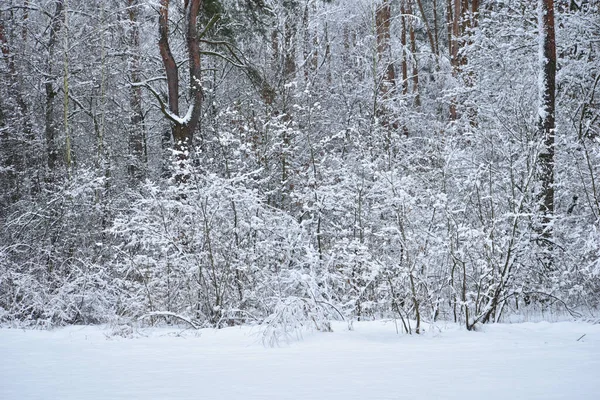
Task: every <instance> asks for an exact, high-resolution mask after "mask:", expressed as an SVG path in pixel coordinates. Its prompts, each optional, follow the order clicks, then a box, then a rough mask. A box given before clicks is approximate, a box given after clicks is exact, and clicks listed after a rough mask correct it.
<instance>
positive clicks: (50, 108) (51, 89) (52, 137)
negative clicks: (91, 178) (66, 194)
mask: <svg viewBox="0 0 600 400" xmlns="http://www.w3.org/2000/svg"><path fill="white" fill-rule="evenodd" d="M63 18H64V0H58V1H57V2H56V8H55V11H54V15H53V16H52V22H51V24H50V38H49V40H48V45H47V48H48V59H47V63H46V66H47V70H46V77H45V83H44V88H45V92H46V93H45V94H46V110H45V121H44V122H45V127H44V131H45V132H44V133H45V136H46V157H47V165H48V177H47V179H48V181H52V180H53V177H54V172H55V170H56V165H57V163H58V144H57V143H56V121H55V119H54V103H55V101H54V98H55V97H56V94H57V89H56V88H55V82H54V81H55V80H56V77H55V76H54V71H53V69H52V67H53V62H54V60H53V59H54V51H55V49H56V42H57V38H58V34H59V32H60V30H61V28H62V25H63Z"/></svg>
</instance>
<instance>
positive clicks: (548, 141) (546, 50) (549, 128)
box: [538, 0, 556, 240]
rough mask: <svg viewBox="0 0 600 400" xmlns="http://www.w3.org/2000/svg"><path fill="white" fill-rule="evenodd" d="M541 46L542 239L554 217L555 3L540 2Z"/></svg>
mask: <svg viewBox="0 0 600 400" xmlns="http://www.w3.org/2000/svg"><path fill="white" fill-rule="evenodd" d="M538 7H540V10H539V12H540V21H539V24H540V41H541V42H540V45H541V47H542V48H541V50H542V52H541V55H542V59H541V64H542V65H541V66H542V85H541V87H540V96H541V104H540V109H539V121H538V131H539V135H540V136H541V137H542V138H543V144H544V146H543V149H542V152H541V154H540V156H539V178H540V181H541V185H542V188H541V193H540V197H541V199H540V200H541V201H540V211H541V213H542V236H543V237H544V238H545V239H548V240H549V239H550V238H551V237H552V225H551V221H552V217H553V216H554V136H555V99H556V94H555V92H556V39H555V29H554V0H539V3H538Z"/></svg>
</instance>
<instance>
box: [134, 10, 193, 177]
mask: <svg viewBox="0 0 600 400" xmlns="http://www.w3.org/2000/svg"><path fill="white" fill-rule="evenodd" d="M169 3H170V1H169V0H161V2H160V8H159V17H158V33H159V40H158V48H159V51H160V56H161V58H162V62H163V67H164V69H165V73H166V77H167V89H168V100H167V104H165V102H164V101H163V99H162V98H161V96H160V95H159V93H158V92H157V91H156V90H154V89H153V88H152V87H151V86H150V84H149V83H147V82H145V83H143V84H136V83H133V86H138V85H144V86H146V87H147V88H149V89H150V90H151V92H152V94H153V95H154V97H155V98H156V100H157V101H158V102H159V104H160V109H161V111H162V113H163V115H164V116H165V117H166V119H167V120H168V121H169V123H170V124H171V134H172V136H173V143H174V150H175V152H176V158H177V161H178V166H179V171H178V172H176V174H175V177H176V180H177V181H178V182H185V181H186V180H187V178H188V175H187V174H186V173H185V172H184V169H185V168H186V164H187V161H188V159H189V156H190V152H191V151H192V150H193V149H192V139H193V136H194V132H195V131H196V128H197V126H198V121H199V120H200V111H201V109H202V99H203V91H202V75H201V69H200V47H199V37H198V28H197V20H198V13H199V11H200V7H201V5H202V0H185V1H184V25H185V26H184V30H185V42H186V47H187V56H188V60H187V61H188V67H189V80H188V82H187V83H188V86H187V89H188V90H189V93H190V101H189V105H188V110H187V112H186V113H185V114H184V115H181V114H180V109H179V104H180V98H181V93H180V91H181V89H182V87H180V86H181V85H180V83H179V66H178V65H177V62H176V61H175V58H174V57H173V53H172V52H171V46H170V42H169V40H170V39H169Z"/></svg>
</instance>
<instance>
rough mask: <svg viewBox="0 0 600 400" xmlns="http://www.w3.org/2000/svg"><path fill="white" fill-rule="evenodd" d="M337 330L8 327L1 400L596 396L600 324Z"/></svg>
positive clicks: (2, 344)
mask: <svg viewBox="0 0 600 400" xmlns="http://www.w3.org/2000/svg"><path fill="white" fill-rule="evenodd" d="M333 328H334V332H333V333H321V332H312V333H306V334H305V335H304V336H303V338H302V339H301V340H299V341H295V342H291V343H288V344H285V343H284V344H282V345H280V346H278V347H274V348H269V347H265V346H263V345H262V343H261V340H260V339H261V337H260V332H259V331H258V328H254V329H251V328H248V327H244V328H227V329H222V330H218V331H217V330H201V331H199V332H194V331H189V330H187V331H177V330H173V329H170V330H167V329H156V328H155V329H149V330H143V331H141V333H142V335H135V336H136V337H135V338H133V339H129V338H123V337H119V336H113V335H111V329H110V328H107V327H104V328H102V327H68V328H63V329H57V330H53V331H23V330H17V329H0V399H3V400H12V399H19V400H25V399H60V400H67V399H77V400H81V399H86V400H95V399H110V400H117V399H194V398H202V399H215V400H220V399H223V400H235V399H240V400H242V399H243V400H247V399H262V400H268V399H273V400H275V399H277V400H285V399H290V400H291V399H303V400H304V399H326V400H337V399H344V400H348V399H364V400H384V399H404V398H406V399H417V398H419V399H461V400H464V399H486V400H492V399H528V400H533V399H540V400H541V399H543V400H550V399H577V400H584V399H598V398H599V393H600V381H599V380H598V377H599V376H600V375H599V372H598V371H600V325H592V324H586V323H576V322H560V323H547V322H544V323H518V324H497V325H490V326H484V327H483V328H482V329H481V331H480V332H467V331H465V330H464V329H462V328H459V327H457V326H455V325H447V326H439V327H436V328H430V329H429V330H428V331H427V332H426V333H425V334H424V335H420V336H417V335H412V336H408V335H403V334H400V335H398V334H397V333H396V327H395V325H394V323H393V322H392V321H388V322H385V321H380V322H359V323H355V324H354V331H348V330H347V329H345V325H343V324H334V325H333ZM582 335H585V336H583V338H581V336H582ZM578 339H579V340H578Z"/></svg>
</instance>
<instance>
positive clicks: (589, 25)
mask: <svg viewBox="0 0 600 400" xmlns="http://www.w3.org/2000/svg"><path fill="white" fill-rule="evenodd" d="M0 48H1V50H2V52H1V58H0V184H1V188H2V189H1V190H0V322H3V323H8V324H18V325H27V326H42V327H50V326H56V325H62V324H74V323H84V324H93V323H104V322H109V323H127V321H142V322H144V323H156V322H168V323H175V322H181V321H185V322H186V323H187V324H191V325H193V326H195V327H202V326H215V327H223V326H227V325H234V324H263V326H264V327H265V329H267V330H268V331H270V332H272V333H273V335H274V336H275V337H276V336H279V335H285V334H287V333H289V332H293V331H294V330H295V329H297V328H299V327H302V326H312V327H315V328H317V329H320V330H327V329H328V327H329V325H328V322H327V321H330V320H346V321H349V322H351V321H353V320H364V319H376V318H396V319H397V321H398V324H399V326H400V327H401V329H403V330H405V331H406V332H412V333H415V332H416V333H419V331H420V329H421V324H422V323H423V322H432V321H435V320H446V321H456V322H459V323H461V324H463V325H464V326H465V327H466V328H467V329H473V328H475V327H476V326H477V325H478V324H482V323H492V322H497V321H502V320H504V319H505V318H507V317H508V316H511V315H515V314H521V313H525V312H560V313H570V314H571V315H573V316H576V317H585V316H589V315H593V314H594V313H595V311H596V310H597V309H598V306H599V300H600V297H599V296H600V1H598V0H537V1H536V0H437V1H436V0H329V1H324V0H204V1H203V0H184V1H169V0H160V1H159V0H146V1H144V0H94V1H84V0H2V2H1V3H0Z"/></svg>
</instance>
